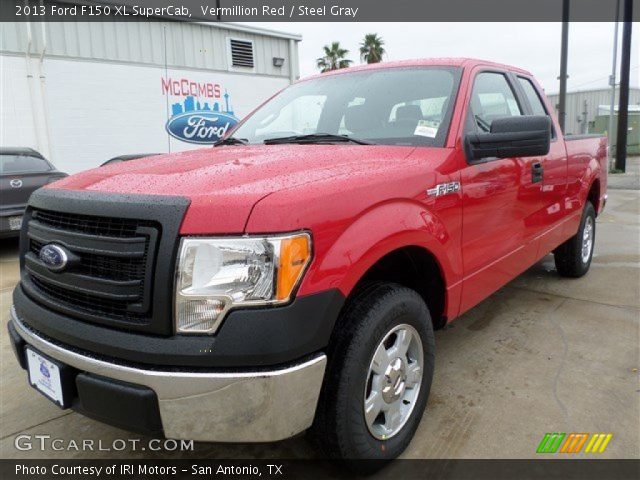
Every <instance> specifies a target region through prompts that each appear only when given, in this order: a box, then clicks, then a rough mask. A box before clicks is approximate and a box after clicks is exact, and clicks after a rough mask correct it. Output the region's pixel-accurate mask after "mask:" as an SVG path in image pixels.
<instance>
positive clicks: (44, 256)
mask: <svg viewBox="0 0 640 480" xmlns="http://www.w3.org/2000/svg"><path fill="white" fill-rule="evenodd" d="M38 258H39V259H40V260H41V261H42V263H44V264H45V266H46V267H47V268H48V269H49V270H52V271H54V272H59V271H61V270H64V268H65V267H66V266H67V263H68V262H69V253H68V252H67V250H65V249H64V248H63V247H61V246H60V245H55V244H53V243H49V244H48V245H45V246H44V247H42V248H41V249H40V253H39V254H38Z"/></svg>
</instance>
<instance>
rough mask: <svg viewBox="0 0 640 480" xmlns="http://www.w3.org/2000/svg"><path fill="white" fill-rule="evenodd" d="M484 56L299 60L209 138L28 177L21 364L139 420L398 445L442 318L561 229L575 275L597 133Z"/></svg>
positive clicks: (415, 410)
mask: <svg viewBox="0 0 640 480" xmlns="http://www.w3.org/2000/svg"><path fill="white" fill-rule="evenodd" d="M551 112H552V108H551V106H550V105H549V104H548V102H547V101H546V100H545V97H544V94H543V92H542V90H541V88H540V86H539V85H538V84H537V83H536V81H535V80H534V79H533V78H532V76H531V75H530V74H529V73H528V72H526V71H523V70H520V69H517V68H513V67H509V66H505V65H498V64H494V63H490V62H483V61H477V60H455V59H445V60H420V61H406V62H399V63H385V64H377V65H372V66H364V67H356V68H349V69H346V70H341V71H337V72H332V73H330V74H322V75H319V76H316V77H312V78H309V79H306V80H303V81H300V82H298V83H296V84H294V85H292V86H291V87H289V88H287V89H285V90H283V91H282V92H280V93H279V94H277V95H276V96H274V97H273V98H272V99H271V100H269V101H268V102H266V103H265V104H264V105H262V106H261V107H260V108H258V109H257V110H256V111H255V112H254V113H253V114H251V115H250V116H249V117H248V118H247V119H245V120H244V121H243V122H242V123H240V124H239V126H238V127H237V128H235V129H234V130H233V131H232V132H230V133H229V134H228V136H227V137H226V138H225V139H223V140H222V141H220V142H219V143H218V144H217V145H216V146H215V147H213V148H206V149H201V150H195V151H190V152H183V153H176V154H171V155H165V156H155V157H153V158H149V159H141V160H134V161H130V162H124V163H120V164H116V165H112V166H106V167H102V168H98V169H94V170H90V171H87V172H84V173H80V174H77V175H73V176H70V177H68V178H66V179H63V180H61V181H58V182H56V183H54V184H51V185H49V186H47V187H45V188H43V189H40V190H38V191H37V192H35V193H34V194H33V195H32V197H31V200H30V202H29V206H28V208H27V211H26V214H25V219H24V225H23V229H22V232H21V246H20V250H21V254H20V259H21V281H20V283H19V285H18V286H17V287H16V289H15V293H14V307H13V308H12V310H11V319H10V322H9V331H10V334H11V338H12V343H13V346H14V347H15V351H16V354H17V357H18V360H19V362H20V365H21V366H22V367H23V368H25V369H26V370H27V371H28V378H29V382H30V384H31V385H32V386H34V388H36V389H37V390H39V391H40V392H41V393H43V394H44V395H46V396H47V397H49V398H50V399H51V400H53V401H54V402H56V403H57V404H58V405H60V406H61V407H63V408H73V409H76V410H78V411H80V412H82V413H84V414H86V415H88V416H90V417H93V418H96V419H99V420H101V421H104V422H107V423H111V424H114V425H117V426H120V427H124V428H128V429H131V430H136V431H142V432H148V433H151V434H157V435H165V436H167V437H172V438H184V439H194V440H202V441H215V442H266V441H275V440H280V439H284V438H287V437H290V436H293V435H295V434H297V433H299V432H302V431H304V430H306V429H309V428H310V427H311V430H312V432H314V433H315V434H316V435H317V437H318V438H321V439H322V441H321V442H320V443H321V444H322V446H323V448H324V449H325V450H326V452H327V454H328V455H331V456H333V457H338V458H346V459H361V458H374V459H391V458H395V457H396V456H398V455H399V454H400V453H401V452H402V450H403V449H404V448H405V447H406V446H407V444H408V443H409V441H410V440H411V438H412V436H413V434H414V432H415V431H416V428H417V427H418V424H419V422H420V420H421V418H422V416H423V411H424V408H425V404H426V403H427V397H428V395H429V390H430V388H431V380H432V378H433V373H434V361H435V346H434V335H433V331H434V329H436V328H439V327H442V326H443V325H445V324H446V323H447V322H450V321H451V320H453V319H454V318H456V317H457V316H459V315H460V314H462V313H464V312H465V311H467V310H469V309H470V308H472V307H473V306H474V305H476V304H477V303H478V302H480V301H481V300H483V299H484V298H486V297H487V296H489V295H490V294H491V293H493V292H495V291H496V290H497V289H498V288H500V287H501V286H502V285H504V284H505V283H507V282H508V281H510V280H511V279H513V278H514V277H516V276H517V275H519V274H520V273H522V272H523V271H525V270H526V269H527V268H528V267H530V266H531V265H533V264H534V263H535V262H536V261H538V260H539V259H540V258H542V257H543V256H545V255H547V254H548V253H550V252H553V254H554V256H555V263H556V266H557V270H558V273H559V274H560V275H563V276H567V277H578V276H581V275H584V274H585V273H586V272H587V270H588V269H589V265H590V262H591V257H592V253H593V245H594V235H595V219H596V216H597V214H598V213H599V212H600V211H601V210H602V208H603V207H604V203H605V200H606V195H605V192H606V180H607V177H606V161H607V158H606V157H607V151H606V144H605V139H603V138H597V137H580V138H565V137H563V134H562V132H561V130H560V128H559V126H558V123H557V122H556V120H555V119H554V117H553V115H552V113H551Z"/></svg>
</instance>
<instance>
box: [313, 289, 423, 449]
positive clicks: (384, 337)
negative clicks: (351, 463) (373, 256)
mask: <svg viewBox="0 0 640 480" xmlns="http://www.w3.org/2000/svg"><path fill="white" fill-rule="evenodd" d="M336 328H337V329H338V330H337V331H336V333H335V334H334V336H333V338H332V344H331V346H330V350H329V365H328V368H327V374H326V375H325V381H324V385H323V391H322V394H321V398H320V402H319V405H318V411H317V415H316V421H315V423H314V433H315V434H316V438H317V439H318V440H319V443H320V445H321V447H323V448H324V450H325V452H326V453H327V454H328V455H329V456H330V457H332V458H340V459H345V460H362V459H374V460H391V459H394V458H396V457H397V456H398V455H400V454H401V453H402V451H403V450H404V449H405V448H406V447H407V445H408V444H409V442H410V441H411V439H412V438H413V435H414V433H415V431H416V429H417V428H418V424H419V423H420V420H421V418H422V414H423V412H424V408H425V405H426V403H427V398H428V396H429V390H430V388H431V381H432V379H433V371H434V359H435V342H434V335H433V326H432V323H431V317H430V315H429V310H428V309H427V306H426V304H425V302H424V300H423V299H422V297H420V295H418V293H416V292H415V291H413V290H411V289H409V288H405V287H402V286H400V285H396V284H390V283H382V284H376V285H372V286H370V287H369V288H367V289H365V290H363V291H362V292H361V293H360V294H359V295H357V296H356V297H355V298H354V299H352V300H351V301H350V303H349V304H348V305H347V307H346V311H345V314H344V315H343V318H342V319H341V322H340V324H339V325H338V326H337V327H336Z"/></svg>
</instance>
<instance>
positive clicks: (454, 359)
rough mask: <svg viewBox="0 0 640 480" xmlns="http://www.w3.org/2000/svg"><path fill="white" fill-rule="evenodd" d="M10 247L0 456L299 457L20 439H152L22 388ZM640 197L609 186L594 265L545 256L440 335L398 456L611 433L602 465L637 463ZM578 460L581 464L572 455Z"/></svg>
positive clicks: (474, 452)
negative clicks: (424, 391)
mask: <svg viewBox="0 0 640 480" xmlns="http://www.w3.org/2000/svg"><path fill="white" fill-rule="evenodd" d="M16 254H17V243H16V242H11V241H9V242H7V241H2V242H1V243H0V318H1V319H2V328H1V330H0V456H1V457H2V458H47V457H55V458H118V457H127V458H179V457H183V458H187V457H194V458H195V457H210V458H301V457H302V458H304V457H314V456H316V455H317V453H316V451H315V450H314V448H313V447H312V446H311V445H310V444H309V443H308V441H307V440H306V439H305V438H304V437H298V438H294V439H291V440H287V441H284V442H280V443H277V444H271V445H211V444H196V447H195V451H194V452H182V453H178V452H166V451H165V452H149V451H148V450H145V451H141V450H139V451H132V449H131V448H127V449H125V450H123V451H113V450H112V451H85V452H82V451H76V450H70V451H53V450H51V449H50V448H49V449H46V450H45V451H40V450H39V449H33V450H30V451H20V450H18V449H16V448H15V446H14V442H15V439H16V436H17V435H20V434H28V435H50V436H51V437H52V438H61V439H63V440H64V441H65V443H66V442H68V441H69V440H75V441H76V442H79V443H80V442H82V441H83V440H86V439H93V440H94V441H95V442H96V444H97V442H98V440H102V444H103V445H107V446H111V445H112V441H113V440H114V439H139V438H142V439H143V441H144V440H146V439H144V438H143V437H140V436H139V435H136V434H132V433H129V432H125V431H122V430H119V429H117V428H113V427H109V426H106V425H103V424H101V423H99V422H96V421H93V420H90V419H88V418H85V417H83V416H81V415H79V414H76V413H73V412H70V411H62V410H60V409H58V408H57V407H56V406H54V405H53V404H52V403H51V402H49V401H48V400H46V399H45V398H43V397H42V396H40V395H39V394H37V393H36V392H35V391H34V390H33V389H31V388H30V387H29V386H28V385H27V379H26V373H25V372H24V371H23V370H20V369H19V367H18V366H17V364H16V362H15V359H14V356H13V353H12V351H11V349H10V347H9V342H8V339H7V333H6V328H5V326H4V325H5V324H6V322H7V320H8V310H9V306H10V301H11V291H12V288H13V286H14V284H15V283H16V281H17V279H18V263H17V259H16ZM639 292H640V191H637V190H635V191H633V190H611V191H610V193H609V204H608V205H607V208H606V210H605V212H604V213H603V214H602V215H601V216H600V218H599V219H598V224H597V240H596V250H595V257H594V260H593V264H592V268H591V271H590V272H589V274H588V275H587V276H585V277H584V278H581V279H563V278H560V277H559V276H558V275H557V273H556V272H555V269H554V266H553V258H552V257H551V256H548V257H546V258H544V259H543V260H542V261H541V262H539V263H538V264H537V265H535V266H534V267H532V268H531V269H529V270H528V271H527V272H526V273H524V274H523V275H521V276H520V277H518V278H517V279H515V280H514V281H512V282H511V283H509V284H508V285H507V286H505V287H504V288H502V289H501V290H500V291H498V292H497V293H496V294H494V295H492V296H491V297H490V298H489V299H487V300H486V301H484V302H483V303H482V304H480V305H478V306H477V307H475V308H473V309H472V310H471V311H470V312H468V313H467V314H465V315H464V316H462V317H461V318H459V319H458V320H456V321H455V322H454V323H452V324H451V325H450V326H449V327H448V328H446V329H444V330H441V331H439V332H437V333H436V346H437V350H438V351H437V357H436V376H435V380H434V384H433V388H432V394H431V397H430V399H429V404H428V406H427V410H426V412H425V415H424V418H423V420H422V423H421V424H420V427H419V429H418V432H417V434H416V437H415V438H414V440H413V442H412V443H411V445H410V446H409V448H408V449H407V451H406V452H405V454H404V457H406V458H533V457H535V456H536V455H535V450H536V447H537V446H538V444H539V442H540V441H541V439H542V437H543V435H544V434H545V433H546V432H592V433H594V432H611V433H613V438H612V440H611V442H610V444H609V446H608V448H607V450H606V451H605V453H603V454H601V455H599V456H598V457H599V458H638V457H640V430H639V429H638V422H639V421H640V385H639V378H640V377H639V373H638V368H639V367H640V358H639V357H640V353H639V348H640V347H639V345H640V329H639V326H640V298H639ZM580 456H588V455H587V454H580Z"/></svg>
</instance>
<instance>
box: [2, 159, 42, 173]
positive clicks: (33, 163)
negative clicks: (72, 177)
mask: <svg viewBox="0 0 640 480" xmlns="http://www.w3.org/2000/svg"><path fill="white" fill-rule="evenodd" d="M49 170H51V166H50V165H49V163H48V162H47V161H46V160H43V159H42V158H38V157H29V156H27V155H0V175H15V174H20V173H38V172H48V171H49Z"/></svg>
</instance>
